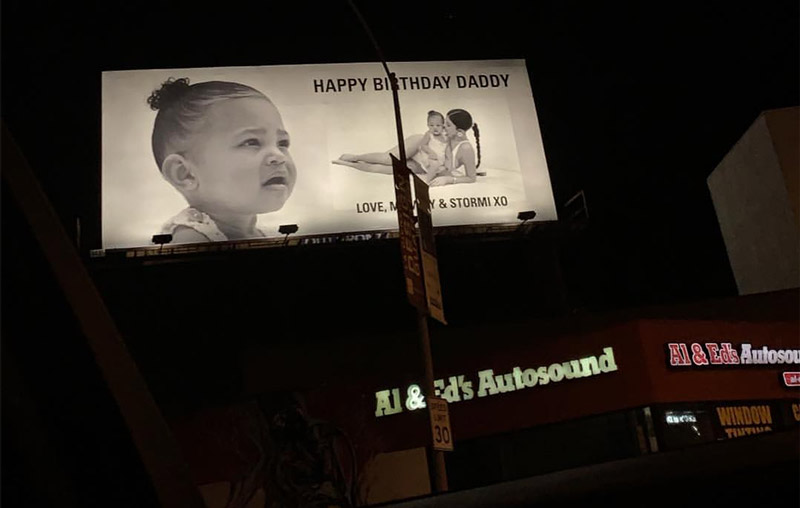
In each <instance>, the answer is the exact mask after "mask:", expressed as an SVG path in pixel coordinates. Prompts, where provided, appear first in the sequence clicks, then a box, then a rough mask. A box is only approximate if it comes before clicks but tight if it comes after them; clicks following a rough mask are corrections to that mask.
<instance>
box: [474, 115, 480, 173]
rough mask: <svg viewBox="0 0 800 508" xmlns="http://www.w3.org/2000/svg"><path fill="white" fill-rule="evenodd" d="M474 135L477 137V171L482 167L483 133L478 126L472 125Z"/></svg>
mask: <svg viewBox="0 0 800 508" xmlns="http://www.w3.org/2000/svg"><path fill="white" fill-rule="evenodd" d="M472 133H473V134H474V135H475V148H476V149H477V150H478V163H477V164H475V169H477V168H479V167H481V132H480V131H479V130H478V124H476V123H474V124H472Z"/></svg>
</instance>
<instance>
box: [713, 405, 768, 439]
mask: <svg viewBox="0 0 800 508" xmlns="http://www.w3.org/2000/svg"><path fill="white" fill-rule="evenodd" d="M716 409H717V416H718V417H719V423H720V425H721V426H722V428H723V430H724V431H725V434H727V437H728V438H729V439H730V438H737V437H742V436H749V435H752V434H762V433H764V432H772V411H771V410H770V407H769V406H768V405H766V404H761V405H752V406H717V408H716Z"/></svg>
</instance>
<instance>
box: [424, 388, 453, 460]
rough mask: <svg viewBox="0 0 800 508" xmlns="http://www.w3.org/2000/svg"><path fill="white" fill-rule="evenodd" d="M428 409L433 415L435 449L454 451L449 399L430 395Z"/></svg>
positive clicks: (432, 426) (432, 425)
mask: <svg viewBox="0 0 800 508" xmlns="http://www.w3.org/2000/svg"><path fill="white" fill-rule="evenodd" d="M428 411H429V413H430V416H431V431H432V432H433V449H434V450H441V451H444V452H452V451H453V432H452V430H451V429H450V413H449V411H448V409H447V401H446V400H444V399H440V398H438V397H428Z"/></svg>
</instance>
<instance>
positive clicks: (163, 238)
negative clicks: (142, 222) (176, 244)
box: [153, 234, 172, 246]
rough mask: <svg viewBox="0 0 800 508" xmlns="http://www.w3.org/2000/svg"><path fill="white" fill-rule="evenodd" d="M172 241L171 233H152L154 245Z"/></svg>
mask: <svg viewBox="0 0 800 508" xmlns="http://www.w3.org/2000/svg"><path fill="white" fill-rule="evenodd" d="M171 241H172V235H169V234H167V235H153V243H154V244H156V245H162V246H163V245H164V244H165V243H169V242H171Z"/></svg>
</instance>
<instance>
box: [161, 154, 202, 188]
mask: <svg viewBox="0 0 800 508" xmlns="http://www.w3.org/2000/svg"><path fill="white" fill-rule="evenodd" d="M161 174H162V175H164V178H165V179H166V180H167V181H168V182H169V183H171V184H172V186H173V187H175V188H176V189H178V190H179V191H181V192H183V191H190V190H194V189H196V188H197V177H196V176H195V174H194V173H193V172H192V170H191V168H190V167H189V162H188V161H187V160H186V159H185V158H184V157H183V156H182V155H178V154H177V153H173V154H170V155H168V156H167V158H166V159H164V162H163V163H162V164H161Z"/></svg>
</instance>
